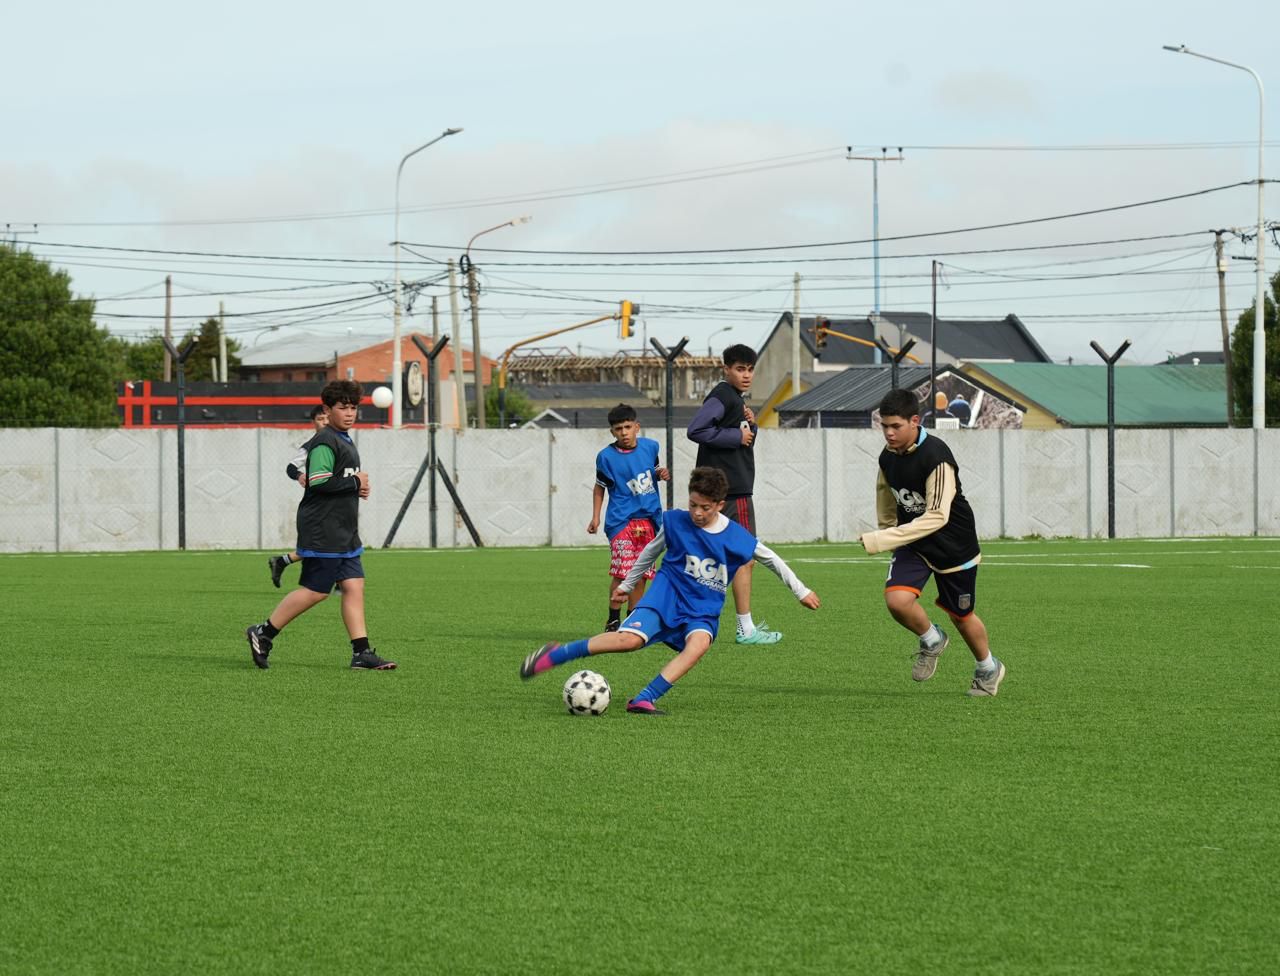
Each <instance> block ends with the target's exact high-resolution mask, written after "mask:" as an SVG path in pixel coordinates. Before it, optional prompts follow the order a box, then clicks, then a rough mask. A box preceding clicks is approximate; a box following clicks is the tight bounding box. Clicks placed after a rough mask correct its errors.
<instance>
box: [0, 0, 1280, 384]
mask: <svg viewBox="0 0 1280 976" xmlns="http://www.w3.org/2000/svg"><path fill="white" fill-rule="evenodd" d="M1278 28H1280V4H1277V3H1275V2H1274V0H1241V2H1238V3H1235V4H1232V5H1229V6H1227V7H1222V6H1215V5H1210V4H1206V3H1204V0H1195V2H1192V0H1165V2H1159V3H1157V2H1154V0H1142V2H1130V3H1117V2H1115V0H1111V2H1107V3H1102V2H1095V0H1084V2H1077V3H1075V4H1072V5H1065V4H1064V5H1055V6H1053V7H1044V6H1042V5H1038V4H1028V3H1008V2H1003V0H1000V2H997V0H975V2H972V3H968V4H956V3H941V2H918V3H914V4H893V5H885V4H878V5H870V4H866V5H863V4H847V3H846V4H838V3H835V2H830V3H823V4H818V3H810V2H807V0H798V2H791V3H785V4H779V3H767V4H765V3H754V2H747V3H744V2H741V0H738V2H733V3H730V2H697V0H686V2H682V3H671V2H666V0H654V2H650V3H647V4H644V5H626V6H624V5H610V4H601V3H590V4H589V3H579V2H566V0H546V2H542V3H536V4H514V3H498V4H488V5H479V4H477V5H472V6H470V7H468V5H465V4H447V5H444V4H437V5H428V4H422V3H420V2H418V3H411V2H383V3H379V2H369V3H364V4H352V3H349V2H344V3H335V2H330V0H319V2H311V3H305V4H304V3H280V2H274V0H258V2H254V3H247V2H242V0H226V2H224V3H222V4H220V5H199V6H188V5H175V4H172V3H159V2H154V3H153V2H130V0H123V2H120V3H116V4H101V3H88V2H84V0H72V2H64V3H61V4H42V5H36V4H22V5H15V6H13V7H12V8H11V9H7V10H6V13H5V34H6V41H7V43H6V51H5V57H4V62H3V63H4V68H5V72H4V74H5V79H6V84H5V87H4V97H3V99H0V133H2V136H0V138H3V146H4V151H3V153H2V154H0V225H7V236H9V237H11V238H16V239H17V240H19V241H21V242H23V244H24V245H26V246H30V247H31V248H32V249H33V250H34V251H35V252H36V253H37V254H39V255H40V256H41V257H43V258H46V259H49V260H50V261H52V262H53V263H54V264H55V265H56V266H58V267H61V268H65V269H66V270H67V272H68V273H69V274H70V275H71V276H72V281H73V287H74V289H75V290H76V291H77V292H78V293H80V294H85V295H90V296H93V297H95V298H96V299H98V313H99V321H100V322H101V323H102V324H103V325H106V326H108V327H109V328H111V329H112V330H113V331H116V332H118V333H120V334H128V335H141V334H145V333H147V332H150V331H153V330H156V329H158V328H159V327H160V323H161V320H162V316H163V312H164V306H163V296H164V285H163V281H164V277H165V276H166V275H172V277H173V281H174V293H175V296H177V300H176V302H175V313H176V315H178V316H184V317H186V318H183V319H181V320H180V321H179V323H178V327H179V329H181V328H182V327H183V326H186V325H189V324H190V323H191V322H193V321H199V320H200V319H201V318H204V317H206V316H207V315H209V314H212V313H215V312H216V311H217V307H218V302H219V300H220V299H221V300H223V301H224V302H225V304H226V308H227V312H228V320H227V321H228V328H229V329H230V330H231V331H232V333H233V334H234V335H236V337H237V338H238V339H239V340H240V341H241V342H242V343H243V344H246V345H249V344H253V343H255V342H256V343H265V342H271V341H276V340H278V339H280V338H283V337H287V336H288V335H290V334H293V333H297V332H301V331H308V332H320V333H323V334H326V335H333V336H335V337H338V336H346V335H347V334H348V332H349V331H350V332H351V333H352V334H355V335H368V336H379V337H381V336H385V337H389V336H390V334H391V308H392V305H391V301H390V298H389V288H390V283H391V281H392V279H393V270H392V254H393V251H392V248H391V246H390V242H391V241H392V240H393V239H394V238H395V234H394V210H395V203H396V197H395V174H396V168H397V165H398V163H399V161H400V159H401V157H402V156H403V155H404V154H405V153H407V152H408V151H410V150H411V149H413V148H414V147H415V146H418V145H420V144H421V143H423V142H426V141H427V140H428V139H431V138H433V137H434V136H436V135H438V134H439V133H440V132H441V131H442V130H443V129H444V128H445V127H447V126H462V127H464V131H463V132H462V133H461V134H459V135H456V136H453V137H451V138H448V139H445V140H443V141H441V142H439V143H437V144H436V145H434V146H432V147H431V148H429V149H427V150H425V151H424V152H423V153H421V154H419V155H417V156H415V157H414V158H412V159H411V160H409V162H408V163H407V164H406V166H405V170H404V176H403V180H402V183H401V187H400V197H399V202H400V213H401V219H400V239H401V240H402V241H404V242H406V243H407V244H409V246H411V247H412V249H413V252H412V253H403V257H402V262H403V263H402V273H403V277H404V279H405V280H406V281H409V282H428V283H429V284H428V285H427V287H426V288H425V289H424V290H423V292H422V295H423V296H430V295H433V294H434V295H438V296H440V305H441V308H442V310H444V312H445V314H444V316H443V321H442V329H443V331H445V332H451V331H453V330H452V327H451V325H450V323H449V321H448V315H447V309H448V301H447V290H446V288H445V287H444V286H443V285H442V284H435V283H434V282H435V281H436V279H437V278H438V277H439V275H440V273H441V272H442V271H443V265H441V264H439V262H441V261H443V260H444V259H446V258H448V257H456V256H457V255H458V254H459V253H460V252H461V251H462V249H463V248H464V247H465V246H466V243H467V241H468V239H469V238H470V237H471V236H472V235H473V234H475V233H477V232H478V231H481V230H484V229H486V228H488V227H491V226H493V225H495V224H498V223H501V222H503V221H505V220H508V219H510V218H513V217H517V216H522V215H525V214H528V215H531V216H532V217H533V220H532V222H530V223H528V224H523V225H519V226H515V227H509V228H504V229H502V230H499V231H495V232H493V233H491V234H488V235H486V236H484V237H483V238H482V239H481V240H480V241H479V242H477V244H476V247H475V249H473V251H472V256H473V258H474V259H475V263H476V265H477V267H478V268H479V269H480V280H481V283H482V289H483V291H482V295H481V300H480V306H481V310H482V313H481V314H482V332H483V346H484V351H485V352H486V353H487V354H488V355H491V356H496V355H498V354H500V353H501V351H502V349H503V348H504V347H505V346H507V345H509V344H511V343H513V342H517V341H519V340H520V339H523V338H527V337H530V336H533V335H536V334H538V333H541V332H544V331H549V330H551V329H555V328H559V327H562V326H564V325H568V324H572V323H573V322H575V321H581V320H583V319H586V318H590V317H594V316H596V315H603V314H607V313H608V312H609V311H610V310H611V309H613V308H615V307H616V303H617V301H618V300H619V299H620V298H624V297H625V298H632V299H634V300H636V301H638V302H640V303H641V305H642V307H643V309H644V310H645V312H644V320H645V322H644V325H645V328H646V330H647V334H648V335H650V336H656V337H658V338H660V339H662V340H663V341H664V342H671V341H675V340H677V339H678V338H679V337H680V336H682V335H688V336H689V337H690V338H691V342H692V344H693V345H694V346H695V347H700V348H702V349H703V350H704V351H705V348H706V346H707V345H708V344H709V343H712V342H714V344H715V346H716V347H721V346H723V345H724V344H725V343H726V342H729V341H741V342H747V343H751V344H758V343H760V342H761V341H763V339H764V337H765V336H766V335H767V334H768V331H769V330H770V328H771V327H772V325H773V323H774V322H775V321H776V319H777V316H778V314H779V313H780V312H782V311H784V310H787V309H790V307H791V304H792V285H791V282H792V277H793V275H794V274H795V273H797V272H799V273H800V274H801V275H802V286H801V287H802V294H801V307H802V314H805V315H809V314H813V313H815V312H818V313H822V314H828V315H832V316H841V315H864V314H866V313H867V312H869V311H870V310H871V309H872V308H873V306H874V300H875V297H874V296H875V290H874V280H875V278H874V264H873V262H872V260H871V254H872V247H871V245H870V243H869V240H870V238H871V237H872V164H871V163H869V162H866V161H855V160H848V159H846V158H845V156H846V152H845V147H846V146H850V145H851V146H853V147H854V148H855V152H856V154H858V155H871V154H873V153H874V152H876V151H878V148H879V147H881V146H887V147H889V148H890V151H891V152H892V153H894V154H896V147H898V146H903V147H905V148H904V150H903V155H904V156H905V159H904V160H903V161H902V162H886V163H882V164H879V165H878V166H877V167H876V168H877V169H878V173H879V204H880V236H881V238H882V242H881V248H880V249H881V261H880V281H881V300H880V307H881V308H882V309H884V310H889V311H892V310H902V311H928V310H929V307H930V301H931V293H930V287H929V277H930V266H931V260H933V259H935V258H936V259H937V260H940V261H942V262H943V265H944V272H943V280H944V283H945V287H943V288H942V289H941V290H940V291H939V294H938V309H939V316H940V317H941V318H944V319H945V318H947V317H970V318H972V317H992V318H996V317H1000V316H1003V315H1005V314H1007V313H1010V312H1012V313H1014V314H1017V315H1018V316H1019V317H1020V318H1022V319H1023V321H1024V322H1025V323H1026V324H1027V325H1028V327H1029V328H1030V329H1031V331H1032V332H1033V334H1034V335H1035V336H1036V337H1037V339H1038V340H1039V341H1040V342H1041V344H1042V345H1043V346H1044V347H1045V348H1046V350H1047V351H1048V352H1049V353H1050V355H1052V356H1053V357H1055V358H1057V359H1063V360H1065V359H1066V358H1067V357H1069V356H1071V357H1075V358H1076V359H1077V360H1081V359H1083V360H1085V361H1095V357H1094V354H1093V352H1092V351H1091V350H1090V348H1089V340H1090V339H1098V340H1100V341H1101V342H1102V343H1103V344H1104V345H1107V346H1113V345H1115V344H1116V343H1118V342H1119V341H1120V340H1121V339H1122V338H1126V337H1127V338H1131V339H1133V341H1134V351H1133V359H1134V360H1136V361H1155V360H1158V359H1163V358H1164V357H1165V355H1166V353H1167V352H1175V353H1180V352H1185V351H1190V350H1193V349H1213V348H1220V347H1221V331H1220V325H1219V319H1218V314H1217V304H1218V303H1217V278H1216V273H1215V270H1214V262H1213V252H1212V243H1213V235H1212V233H1211V231H1212V230H1213V229H1217V228H1241V229H1245V230H1248V229H1250V228H1251V227H1252V226H1253V224H1254V223H1255V221H1256V215H1257V190H1256V187H1254V186H1243V187H1237V188H1234V189H1227V190H1221V191H1218V192H1213V193H1200V191H1205V190H1209V189H1211V188H1215V187H1223V186H1228V185H1231V184H1237V183H1241V182H1243V181H1248V180H1253V179H1255V178H1256V176H1257V138H1258V96H1257V87H1256V85H1255V84H1254V82H1253V80H1252V78H1251V77H1250V76H1249V75H1247V74H1246V73H1244V72H1242V71H1237V70H1233V69H1231V68H1228V67H1224V66H1222V65H1217V64H1213V63H1211V62H1208V61H1204V60H1200V59H1197V58H1192V57H1187V56H1185V55H1176V54H1171V53H1169V52H1166V51H1163V50H1161V45H1162V44H1184V43H1185V44H1186V45H1188V46H1189V47H1190V48H1192V49H1193V50H1198V51H1201V52H1203V53H1206V54H1210V55H1213V56H1215V57H1218V58H1222V59H1225V60H1229V61H1235V62H1239V63H1242V64H1246V65H1249V66H1250V67H1253V68H1254V69H1255V70H1257V71H1259V72H1260V74H1261V75H1262V79H1263V83H1264V84H1267V85H1269V86H1270V89H1271V92H1272V99H1271V102H1270V103H1269V105H1268V112H1267V119H1266V126H1267V131H1268V133H1269V134H1270V139H1271V140H1272V144H1271V145H1269V146H1268V148H1267V167H1266V169H1267V175H1268V176H1269V177H1271V178H1275V177H1277V176H1278V175H1280V109H1277V105H1280V70H1276V69H1275V68H1274V67H1273V66H1274V65H1275V64H1276V63H1277V62H1276V60H1275V56H1274V52H1275V45H1276V41H1277V38H1278V37H1280V29H1278ZM944 147H949V148H944ZM1015 147H1022V148H1015ZM1102 147H1108V148H1102ZM1115 147H1129V148H1125V149H1118V148H1115ZM1267 190H1268V206H1267V213H1268V217H1269V219H1272V220H1275V219H1277V218H1278V217H1280V185H1272V186H1269V187H1268V188H1267ZM1197 193H1200V195H1197V196H1188V197H1186V198H1185V199H1180V200H1174V201H1169V202H1165V203H1159V204H1153V205H1150V206H1142V207H1134V208H1130V209H1124V210H1116V211H1113V212H1109V213H1104V214H1097V215H1093V216H1082V217H1076V218H1072V219H1062V220H1045V221H1041V222H1037V223H1029V224H1025V225H1023V226H1020V227H1012V228H1003V229H992V230H983V231H969V232H965V233H950V234H945V235H940V234H939V232H941V231H957V230H965V229H968V228H975V227H982V226H986V225H991V224H1005V223H1012V222H1017V221H1031V220H1036V219H1038V218H1051V217H1058V216H1061V215H1066V214H1072V213H1078V212H1080V211H1089V210H1100V209H1104V208H1114V207H1121V206H1124V205H1129V204H1135V203H1141V202H1144V201H1151V200H1156V199H1159V198H1164V197H1171V196H1183V195H1189V194H1197ZM33 224H38V225H39V227H38V229H35V232H34V233H33V232H32V231H33V227H32V225H33ZM894 238H908V239H898V240H894ZM1134 238H1148V239H1146V240H1132V239H1134ZM1119 239H1129V240H1127V241H1126V242H1125V243H1113V244H1104V243H1099V242H1106V241H1115V240H1119ZM835 242H857V243H852V244H847V245H842V246H827V247H802V248H797V247H794V245H813V244H833V243H835ZM1228 242H1229V243H1228V246H1227V253H1228V255H1229V256H1232V257H1239V256H1246V257H1247V256H1251V255H1252V254H1253V245H1252V244H1248V245H1246V244H1242V243H1240V242H1239V241H1238V240H1237V239H1236V238H1235V237H1234V236H1232V235H1228ZM73 245H74V246H73ZM1062 245H1077V246H1072V247H1064V246H1062ZM780 246H792V247H791V248H790V249H785V250H781V249H780V250H754V249H765V248H779V247H780ZM488 248H502V249H513V250H519V251H532V252H548V251H558V252H586V253H579V254H572V255H569V254H560V255H552V254H545V253H543V254H537V253H533V254H528V253H526V254H518V253H510V252H508V253H502V252H499V251H492V250H488ZM124 249H142V250H134V251H130V250H124ZM747 249H753V250H747ZM1014 249H1023V250H1014ZM693 250H701V251H718V252H723V253H713V254H700V255H659V254H637V253H632V254H618V255H608V256H604V255H601V254H600V252H660V251H693ZM149 252H155V253H149ZM166 252H167V253H166ZM173 252H203V253H200V254H182V253H173ZM979 252H983V253H979ZM317 259H324V260H317ZM747 262H752V263H747ZM1267 264H1268V272H1269V274H1274V273H1275V271H1276V270H1277V269H1280V255H1278V253H1277V249H1276V247H1275V246H1274V245H1271V246H1269V248H1268V258H1267ZM1253 275H1254V264H1253V263H1252V262H1251V261H1245V260H1231V261H1230V263H1229V272H1228V277H1227V282H1228V288H1227V303H1228V307H1229V308H1230V309H1231V314H1230V319H1231V323H1232V325H1233V326H1234V322H1235V318H1236V316H1237V315H1238V313H1239V311H1240V310H1241V309H1242V308H1245V307H1247V306H1248V304H1249V303H1250V302H1251V300H1252V297H1253V290H1254V284H1253V282H1254V277H1253ZM429 308H430V300H429V297H421V298H419V299H417V301H416V302H415V304H414V307H413V310H412V314H411V315H410V316H409V317H408V318H407V319H406V327H412V328H417V329H421V330H422V331H430V320H429V314H428V313H429ZM464 320H465V309H464ZM718 330H726V331H718ZM713 334H714V339H713V338H712V336H713ZM465 337H466V339H467V342H468V344H469V343H470V327H469V324H468V325H467V326H466V328H465ZM579 341H580V342H581V344H582V348H583V349H584V350H591V351H597V350H598V351H607V350H612V349H616V348H617V347H618V341H617V339H616V334H615V332H614V331H613V329H612V328H611V327H610V326H607V325H605V326H599V327H595V328H592V329H588V330H583V331H582V332H580V333H578V334H577V335H571V336H570V337H569V339H568V344H569V345H571V346H572V347H574V348H576V347H577V346H578V343H579ZM633 345H634V343H633Z"/></svg>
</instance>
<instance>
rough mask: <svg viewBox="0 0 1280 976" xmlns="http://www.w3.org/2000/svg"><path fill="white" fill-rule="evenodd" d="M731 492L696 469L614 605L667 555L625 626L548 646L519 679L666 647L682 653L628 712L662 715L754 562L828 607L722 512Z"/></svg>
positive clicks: (807, 599)
mask: <svg viewBox="0 0 1280 976" xmlns="http://www.w3.org/2000/svg"><path fill="white" fill-rule="evenodd" d="M728 491H729V482H728V479H727V478H726V477H725V476H724V472H723V471H720V470H719V469H717V468H694V469H693V473H692V475H690V477H689V510H688V511H680V510H678V509H672V510H671V511H668V512H666V513H665V514H664V515H663V516H662V531H660V532H659V533H658V536H657V538H655V539H654V540H653V541H652V542H651V543H649V545H647V546H645V549H644V552H642V553H641V554H640V557H639V558H638V559H637V560H636V562H635V565H634V566H632V567H631V571H630V572H629V573H627V578H626V579H624V580H623V581H622V582H621V583H620V584H619V585H618V587H617V589H616V590H614V594H613V602H614V604H615V605H617V606H621V605H622V602H623V600H625V599H626V598H627V594H629V593H630V592H631V591H632V590H633V589H634V588H635V586H636V584H637V583H638V582H639V580H640V577H641V576H643V575H644V573H645V572H646V571H647V570H648V569H649V567H650V566H652V565H653V564H654V563H655V562H656V561H657V558H658V556H659V554H661V553H662V552H663V550H666V553H667V554H666V556H665V557H664V558H663V560H662V566H661V567H660V568H659V570H658V574H657V577H656V578H655V580H654V582H653V586H651V587H650V588H649V592H648V593H647V594H645V596H644V598H643V599H642V600H641V601H640V603H639V604H638V605H637V606H636V608H635V609H634V610H632V611H631V613H629V614H628V615H627V618H626V619H625V620H624V621H623V622H622V626H621V628H620V629H619V630H617V631H614V632H605V633H603V634H597V635H596V636H595V637H592V638H589V639H583V640H576V641H572V642H571V643H568V644H555V643H552V644H543V645H542V647H540V648H539V649H538V650H536V651H534V652H533V653H532V654H530V655H529V656H528V657H526V658H525V659H524V663H523V664H521V665H520V677H521V678H523V679H525V680H528V679H529V678H532V677H533V676H534V675H535V674H541V673H542V672H543V671H547V670H550V669H551V668H553V667H555V666H556V665H559V664H567V663H568V662H570V661H575V660H578V659H579V658H584V657H587V656H588V655H590V654H614V653H620V652H626V651H638V650H639V649H640V648H642V647H645V646H646V645H648V644H654V643H657V642H659V641H661V642H662V643H664V644H666V645H667V646H669V647H671V648H673V649H674V650H676V651H678V652H679V653H678V654H676V656H675V657H674V658H672V659H671V660H670V661H669V662H668V663H667V666H666V667H664V668H663V669H662V670H661V671H660V672H659V673H658V675H657V677H655V678H654V679H653V680H652V681H650V682H649V684H648V685H646V686H645V688H644V690H643V691H641V692H640V694H638V695H636V696H635V698H633V699H631V700H630V701H629V702H627V711H628V712H632V713H635V714H641V715H662V714H664V713H663V712H662V711H660V710H659V709H658V707H657V705H656V704H655V703H656V702H657V700H658V699H659V698H661V697H662V696H663V695H664V694H666V693H667V691H669V690H670V688H671V686H672V685H673V684H675V682H676V681H678V680H679V679H680V678H681V677H683V676H684V675H685V674H686V673H687V672H688V671H689V669H690V668H692V667H693V666H694V665H695V664H697V663H698V661H699V659H700V658H701V657H702V655H703V654H705V653H706V652H707V648H709V647H710V646H711V642H712V641H713V640H715V637H716V632H717V631H718V630H719V626H720V611H721V610H723V609H724V598H725V593H726V592H727V591H728V589H729V581H730V580H732V579H733V575H734V573H736V572H737V571H738V569H740V568H741V567H742V566H745V565H746V564H747V563H748V562H750V561H751V560H752V559H754V560H756V561H757V562H759V563H761V564H763V565H764V566H767V567H768V568H769V569H771V570H772V571H773V572H774V573H776V574H777V575H778V577H779V578H780V579H781V580H782V581H783V582H784V583H786V584H787V586H788V587H789V588H790V590H791V592H792V593H793V594H795V597H796V599H798V600H799V601H800V602H801V604H803V605H804V606H806V607H808V608H809V609H810V610H817V609H818V607H820V606H821V605H822V604H821V601H819V599H818V594H816V593H814V592H813V590H810V589H809V588H808V587H806V586H805V585H804V584H803V583H801V582H800V580H799V579H797V578H796V575H795V573H793V572H792V571H791V569H790V567H789V566H787V564H786V563H784V562H783V561H782V559H781V558H780V557H779V556H778V555H777V554H776V553H774V552H773V551H772V550H771V549H769V548H768V547H767V546H765V545H764V544H763V543H761V542H759V541H758V540H757V539H756V538H755V536H753V535H752V534H751V533H750V532H748V531H747V530H746V529H744V528H743V527H742V526H741V525H739V524H738V523H736V522H730V521H729V520H728V519H727V518H725V516H724V515H723V514H722V513H721V509H723V508H724V500H725V496H726V495H727V494H728Z"/></svg>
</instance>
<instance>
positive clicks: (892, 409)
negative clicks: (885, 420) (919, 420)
mask: <svg viewBox="0 0 1280 976" xmlns="http://www.w3.org/2000/svg"><path fill="white" fill-rule="evenodd" d="M919 413H920V401H919V400H917V399H916V395H915V394H914V393H912V392H911V391H910V390H901V389H899V390H890V391H889V392H888V393H886V394H885V395H884V399H882V400H881V401H880V416H881V417H902V418H903V419H905V420H910V419H911V418H912V417H914V416H916V415H917V414H919Z"/></svg>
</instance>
